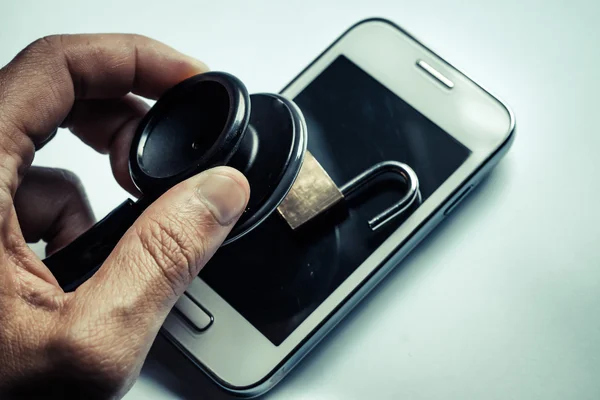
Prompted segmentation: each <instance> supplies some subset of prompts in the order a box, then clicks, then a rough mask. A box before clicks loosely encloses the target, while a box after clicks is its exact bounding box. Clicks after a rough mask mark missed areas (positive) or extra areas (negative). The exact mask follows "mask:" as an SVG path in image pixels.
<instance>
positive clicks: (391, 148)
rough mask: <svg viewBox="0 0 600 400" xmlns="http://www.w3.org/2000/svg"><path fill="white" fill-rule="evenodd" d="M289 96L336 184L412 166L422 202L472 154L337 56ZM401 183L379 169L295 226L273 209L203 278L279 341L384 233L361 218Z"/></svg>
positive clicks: (383, 204)
mask: <svg viewBox="0 0 600 400" xmlns="http://www.w3.org/2000/svg"><path fill="white" fill-rule="evenodd" d="M294 101H295V102H296V103H297V104H298V106H299V107H300V108H301V110H302V112H303V113H304V116H305V118H306V122H307V126H308V149H309V150H310V152H311V153H312V154H313V155H314V156H315V158H316V159H317V160H318V161H319V162H320V163H321V165H322V166H323V167H324V169H325V170H326V171H327V172H328V173H329V175H330V176H331V178H332V179H333V180H334V181H335V182H336V184H337V185H338V186H340V185H342V184H344V183H345V182H347V181H349V180H350V179H352V178H353V177H355V176H356V175H357V174H359V173H361V172H362V171H364V170H365V169H367V168H369V167H371V166H372V165H374V164H376V163H378V162H381V161H385V160H396V161H401V162H404V163H406V164H408V165H410V166H411V167H412V168H413V169H414V170H415V172H416V173H417V175H418V177H419V181H420V187H421V195H422V198H423V200H425V199H427V198H428V197H429V196H430V195H431V194H432V193H433V192H434V191H435V190H436V189H437V188H438V187H439V186H440V185H441V184H442V183H443V182H444V181H445V180H446V179H447V178H448V177H449V176H450V175H451V174H452V173H453V172H454V171H455V170H456V169H457V168H458V167H459V166H460V165H461V164H462V163H463V162H464V161H465V160H466V159H467V157H468V156H469V154H470V151H469V149H467V148H466V147H464V146H463V145H461V144H460V143H458V142H457V141H456V140H455V139H454V138H453V137H451V136H450V135H448V134H447V133H446V132H444V131H443V130H442V129H440V128H439V127H438V126H436V125H435V124H434V123H432V122H431V121H430V120H428V119H427V118H425V117H424V116H423V115H422V114H420V113H419V112H417V111H416V110H415V109H414V108H412V107H411V106H409V105H408V104H407V103H406V102H405V101H403V100H402V99H401V98H399V97H398V96H396V95H395V94H394V93H392V92H391V91H390V90H388V89H387V88H386V87H384V86H383V85H381V84H380V83H379V82H377V81H376V80H375V79H374V78H373V77H371V76H370V75H368V74H367V73H365V72H364V71H363V70H361V69H360V68H359V67H358V66H356V65H355V64H353V63H352V62H351V61H350V60H348V59H347V58H346V57H344V56H340V57H339V58H337V59H336V60H335V61H333V62H332V64H331V65H330V66H329V67H328V68H327V69H325V70H324V71H323V72H322V73H321V74H320V75H319V76H318V77H317V78H316V79H315V80H314V81H313V82H312V83H311V84H310V85H308V86H307V87H306V88H305V89H304V90H303V91H302V92H301V93H300V94H299V95H298V96H297V97H296V98H295V99H294ZM404 191H405V187H404V186H403V185H402V184H401V183H399V181H398V180H397V179H394V178H393V177H390V176H381V177H380V178H378V179H377V180H376V181H374V183H373V184H372V185H370V186H369V187H368V188H366V189H364V190H362V191H361V192H360V193H358V194H357V195H356V196H352V197H349V198H348V199H347V200H346V201H345V202H344V204H343V205H342V206H341V207H339V208H338V209H336V210H335V211H334V212H332V213H331V214H330V215H327V216H326V217H324V218H322V219H321V220H319V221H318V222H317V223H315V224H312V225H311V226H309V227H307V228H306V229H302V230H301V231H299V232H293V231H291V229H290V228H289V227H288V226H287V224H286V223H285V221H284V220H283V219H282V218H281V217H280V216H279V215H278V214H277V213H275V214H273V215H272V216H271V217H269V219H267V220H266V221H265V222H264V223H263V224H262V225H261V226H259V227H258V228H257V229H255V230H254V231H252V232H250V233H249V234H248V235H246V236H244V237H243V238H241V239H240V240H238V241H236V242H234V243H232V244H230V245H227V246H225V247H223V248H221V249H220V250H219V251H218V252H217V254H216V255H215V257H214V258H213V259H212V260H211V261H210V262H209V263H208V265H207V266H206V267H205V268H204V270H203V271H202V272H201V274H200V276H201V278H202V279H203V280H204V281H205V282H206V283H207V284H208V285H210V286H211V287H212V288H213V289H214V290H215V291H216V292H217V293H219V295H221V296H222V297H223V298H224V299H225V300H226V301H227V302H228V303H229V304H230V305H231V306H233V307H234V308H235V309H236V310H237V311H238V312H239V313H240V314H242V315H243V316H244V317H245V318H246V319H247V320H248V321H249V322H250V323H251V324H252V325H253V326H255V327H256V328H257V329H258V330H259V331H260V332H262V333H263V334H264V335H265V336H266V337H267V338H268V339H269V340H270V341H271V342H273V343H274V344H275V345H279V344H280V343H281V342H283V340H285V338H287V337H288V336H289V334H290V333H291V332H292V331H293V330H294V329H295V328H296V327H298V325H300V324H301V323H302V321H304V320H305V319H306V317H307V316H308V315H310V313H311V312H313V311H314V310H315V308H316V307H317V306H318V305H319V304H320V303H321V302H322V301H323V300H324V299H325V298H327V297H328V296H329V295H330V294H331V293H332V292H333V291H334V290H335V289H336V288H337V287H338V286H339V285H340V284H341V283H342V282H343V281H344V280H345V279H346V278H347V277H348V276H349V275H350V274H351V273H352V272H353V271H354V270H355V269H356V268H357V267H358V266H359V265H360V264H361V263H362V262H363V261H364V260H365V259H366V258H367V257H368V256H369V255H370V254H371V253H372V252H373V251H374V250H375V249H377V247H379V246H380V245H381V243H382V242H383V241H384V240H385V239H386V238H387V237H389V235H390V234H391V233H392V232H393V231H394V230H395V229H397V228H398V226H400V224H402V222H403V221H404V220H405V218H406V216H405V217H400V218H398V219H396V220H394V221H393V222H392V223H390V224H389V225H388V226H387V227H386V228H385V229H382V230H381V231H377V232H372V231H371V230H370V228H369V226H368V225H367V221H368V220H369V219H370V218H372V217H373V216H375V215H376V214H377V213H379V212H380V211H382V210H383V209H385V208H387V207H389V206H390V205H392V204H393V203H394V202H395V201H398V199H399V198H400V197H401V196H402V195H403V193H404Z"/></svg>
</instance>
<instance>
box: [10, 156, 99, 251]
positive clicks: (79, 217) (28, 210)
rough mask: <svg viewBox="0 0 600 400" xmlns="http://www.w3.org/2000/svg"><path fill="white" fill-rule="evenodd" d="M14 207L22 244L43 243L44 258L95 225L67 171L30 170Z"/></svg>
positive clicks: (76, 180) (80, 188)
mask: <svg viewBox="0 0 600 400" xmlns="http://www.w3.org/2000/svg"><path fill="white" fill-rule="evenodd" d="M14 204H15V211H16V212H17V217H18V219H19V224H20V226H21V232H22V233H23V236H24V237H25V240H26V241H27V242H28V243H37V242H38V241H40V240H43V241H45V242H46V243H47V246H46V253H47V254H51V253H53V252H55V251H57V250H59V249H61V248H62V247H64V246H66V245H67V244H69V243H70V242H72V241H73V240H74V239H75V238H77V237H78V236H79V235H81V234H82V233H83V232H85V231H86V230H88V229H89V228H90V227H91V226H92V225H93V224H94V214H93V212H92V210H91V207H90V205H89V202H88V201H87V197H86V195H85V191H84V189H83V186H82V185H81V182H80V180H79V178H78V177H77V176H76V175H75V174H73V173H72V172H70V171H65V170H60V169H53V168H40V167H32V168H30V169H29V171H28V172H27V174H26V175H25V177H24V179H23V182H22V183H21V185H20V186H19V189H18V190H17V193H16V195H15V200H14Z"/></svg>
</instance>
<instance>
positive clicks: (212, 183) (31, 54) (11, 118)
mask: <svg viewBox="0 0 600 400" xmlns="http://www.w3.org/2000/svg"><path fill="white" fill-rule="evenodd" d="M204 71H206V66H204V64H202V63H201V62H199V61H196V60H193V59H191V58H189V57H187V56H184V55H182V54H180V53H178V52H177V51H175V50H174V49H172V48H170V47H168V46H166V45H164V44H161V43H159V42H156V41H153V40H151V39H149V38H145V37H141V36H136V35H73V36H66V35H61V36H51V37H46V38H43V39H40V40H38V41H36V42H34V43H32V44H31V45H29V46H28V47H27V48H26V49H24V50H23V51H22V52H20V53H19V54H18V55H17V56H16V57H15V58H14V59H13V60H12V61H11V62H10V63H9V64H8V65H7V66H5V67H4V68H3V69H1V70H0V159H1V160H2V162H1V163H0V398H2V399H7V398H8V399H10V398H19V399H21V398H44V399H48V398H61V399H62V398H86V399H108V398H120V397H122V396H123V395H124V394H125V393H126V392H127V391H128V390H129V389H130V388H131V385H132V384H133V383H134V381H135V379H136V378H137V377H138V375H139V371H140V369H141V365H142V364H143V361H144V359H145V357H146V356H147V353H148V351H149V348H150V346H151V344H152V342H153V340H154V338H155V337H156V334H157V333H158V330H159V328H160V326H161V325H162V323H163V321H164V319H165V318H166V316H167V314H168V313H169V311H170V310H171V308H172V307H173V305H174V304H175V301H176V300H177V299H178V297H179V296H180V295H181V294H183V292H184V291H185V289H186V287H187V286H188V285H189V283H190V282H191V280H192V279H193V278H194V277H195V276H196V275H197V274H198V272H199V271H200V269H201V268H202V267H203V266H204V265H205V263H206V262H207V261H208V259H209V258H210V257H211V256H212V255H213V254H214V252H215V251H216V249H217V248H218V247H219V246H220V245H221V243H222V241H223V240H224V239H225V238H226V236H227V234H228V233H229V231H230V229H231V228H232V226H233V224H234V223H235V221H237V218H238V217H239V215H240V214H241V212H242V211H243V209H244V208H245V205H246V202H247V199H248V196H249V187H248V183H247V181H246V179H245V178H244V176H243V175H241V174H240V173H239V172H237V171H235V170H233V169H229V168H217V169H214V170H210V171H206V172H204V173H202V174H199V175H197V176H195V177H193V178H190V179H189V180H187V181H185V182H182V183H181V184H179V185H177V186H176V187H174V188H172V189H171V190H170V191H168V192H167V193H166V194H164V195H163V196H162V197H161V198H159V199H158V200H157V201H156V202H154V203H153V204H152V205H151V206H150V207H149V208H148V209H147V210H146V211H145V212H144V213H143V214H142V216H141V217H140V218H138V220H137V221H136V222H135V224H134V225H133V226H132V227H131V228H130V229H129V230H128V231H127V233H126V234H125V235H124V237H123V238H122V240H121V241H120V242H119V244H118V245H117V247H116V248H115V250H114V251H113V252H112V253H111V255H110V256H109V258H108V259H107V260H106V262H105V263H104V264H103V265H102V267H101V268H100V270H99V271H98V272H97V273H96V274H95V275H94V276H93V277H92V278H91V279H90V280H88V281H87V282H86V283H84V284H83V285H82V286H80V287H79V288H78V289H77V290H76V291H75V292H72V293H64V292H63V291H62V290H61V288H60V287H59V286H58V284H57V282H56V280H55V278H54V277H53V276H52V274H51V273H50V271H49V270H48V269H47V268H46V267H45V265H44V264H43V262H42V261H41V260H40V259H39V258H38V257H37V256H36V255H35V254H34V253H33V252H32V250H31V249H30V248H29V246H28V244H27V243H32V242H37V241H39V240H40V239H43V240H44V241H45V242H46V243H48V246H47V253H48V254H51V253H52V252H55V251H56V250H58V249H60V248H62V247H64V246H65V245H67V244H68V243H69V242H71V241H72V240H73V239H74V238H75V237H77V236H78V235H80V234H81V233H82V232H84V231H85V230H86V229H88V228H90V227H91V226H92V225H93V223H94V220H93V214H92V212H91V211H90V208H89V204H88V202H87V200H86V197H85V194H84V193H83V190H82V186H81V184H80V182H79V181H78V179H77V177H76V175H74V174H73V173H71V172H67V171H62V170H56V169H50V168H39V167H35V168H34V167H30V165H31V163H32V160H33V157H34V154H35V151H36V149H39V148H41V147H42V146H43V144H44V143H45V142H47V140H49V139H50V138H51V134H52V132H54V131H55V130H56V128H57V127H59V126H62V127H65V128H68V129H69V130H70V131H71V132H72V133H73V134H75V135H77V136H78V137H79V138H80V139H81V140H82V141H83V142H84V143H85V144H87V145H89V146H91V147H92V148H94V149H95V150H96V151H98V152H101V153H104V154H109V158H110V164H111V166H112V171H113V174H114V176H115V179H116V180H117V182H119V184H120V185H121V186H122V187H123V188H125V189H127V190H128V191H129V192H131V193H132V194H133V195H137V191H136V188H135V186H134V185H133V182H132V181H131V179H130V177H129V173H128V168H127V156H128V151H129V147H130V143H131V140H132V136H133V133H134V129H135V127H136V125H137V124H138V122H139V120H140V119H141V117H142V116H143V115H144V113H145V112H146V111H147V109H148V106H147V105H146V103H145V102H143V101H142V100H141V99H140V98H138V97H137V96H143V97H146V98H149V99H156V98H158V97H159V96H160V95H161V93H163V92H164V91H165V90H166V89H168V88H169V87H171V86H173V85H175V84H176V83H178V82H180V81H181V80H183V79H185V78H187V77H189V76H192V75H195V74H197V73H201V72H204ZM82 168H85V166H82ZM72 267H73V268H76V267H77V265H73V266H72Z"/></svg>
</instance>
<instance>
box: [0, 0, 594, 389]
mask: <svg viewBox="0 0 600 400" xmlns="http://www.w3.org/2000/svg"><path fill="white" fill-rule="evenodd" d="M370 16H382V17H386V18H389V19H392V20H393V21H395V22H396V23H398V24H399V25H401V26H402V27H404V28H405V29H407V30H408V31H409V32H411V33H413V34H414V35H415V36H416V37H417V38H419V39H421V40H422V41H424V42H425V44H427V45H429V46H431V47H432V48H433V49H434V50H436V51H438V52H439V53H440V55H442V57H445V58H447V59H448V60H449V61H450V62H451V63H453V64H455V65H456V66H457V67H459V68H460V69H462V70H464V71H465V72H467V73H468V74H469V75H470V76H471V77H473V78H474V79H475V80H476V81H478V82H479V83H482V84H483V85H484V86H486V87H487V88H489V89H491V91H492V92H494V93H496V94H497V95H499V96H500V97H501V98H502V99H504V100H505V101H506V102H507V103H508V104H509V105H510V106H511V107H512V108H513V110H514V111H515V113H516V116H517V127H518V130H517V139H516V142H515V144H514V146H513V148H512V150H511V152H510V153H509V154H508V156H507V157H506V158H505V159H504V160H503V162H502V163H501V164H500V165H499V167H498V168H497V169H496V171H495V172H494V173H493V175H491V176H490V178H489V179H488V180H487V181H486V182H485V183H484V184H482V186H481V187H480V188H479V189H477V190H476V191H475V192H474V193H473V194H472V195H471V196H470V198H469V199H467V200H466V201H465V202H464V204H463V206H461V207H460V208H459V209H458V210H457V211H456V212H455V213H454V215H453V216H452V217H450V218H449V219H448V220H447V221H446V222H445V223H444V224H443V225H442V226H440V228H439V229H438V230H437V231H436V233H435V234H433V235H432V236H431V237H430V238H429V239H428V240H427V241H425V242H424V243H423V244H422V245H421V246H419V248H418V250H417V251H415V252H414V253H413V255H412V256H411V257H409V259H407V260H406V261H405V262H404V263H403V264H402V265H401V266H399V267H398V268H397V269H396V270H395V271H394V272H393V273H392V274H391V275H390V276H389V277H388V278H387V279H386V280H385V282H384V283H383V284H382V285H381V286H380V287H379V288H378V290H376V291H375V292H374V293H372V294H371V295H370V296H369V297H368V298H367V299H366V301H365V302H364V303H363V304H362V305H361V306H360V307H358V308H357V309H356V310H355V311H354V312H353V313H352V314H351V315H350V316H349V318H348V319H347V320H346V321H345V322H344V323H342V324H341V325H340V326H339V327H338V328H337V329H336V330H335V331H334V332H333V333H332V334H331V336H330V337H329V338H328V339H326V340H325V341H324V342H323V343H322V344H321V345H320V346H318V347H317V348H316V349H315V350H314V352H313V353H312V354H311V356H309V357H308V358H307V359H305V361H303V362H302V364H301V365H300V366H299V367H298V368H297V369H296V370H294V371H293V372H292V373H291V375H289V377H288V378H287V379H285V380H284V381H283V382H282V383H281V384H280V385H279V386H278V387H277V388H276V389H274V390H273V391H272V392H270V394H269V395H268V396H267V398H272V399H316V400H320V399H368V398H369V399H370V398H376V399H423V400H430V399H523V400H533V399H544V400H548V399H578V400H584V399H598V398H600V379H599V377H600V250H599V246H598V244H599V243H600V211H599V209H598V205H599V203H598V196H599V195H600V189H599V187H600V176H599V173H598V171H599V166H600V154H599V149H600V134H599V132H598V126H597V120H598V114H599V113H600V107H599V105H600V102H599V101H598V98H597V95H598V93H599V92H600V68H599V64H600V49H599V47H600V24H599V22H598V21H600V3H598V2H597V0H588V1H586V0H571V1H558V0H538V1H536V0H505V1H502V2H501V1H492V0H478V1H466V0H463V1H460V0H452V1H450V0H421V1H415V0H412V1H405V0H389V1H383V0H364V1H357V0H345V1H344V0H340V1H322V0H320V1H316V0H306V1H283V0H276V1H220V2H217V1H210V2H209V1H200V0H196V1H179V0H169V1H160V2H158V1H155V2H150V1H137V2H127V1H123V0H120V1H107V0H103V1H94V2H83V1H76V0H72V1H41V0H40V1H25V0H18V1H17V0H15V1H8V2H7V1H6V0H2V2H1V3H0V63H1V64H5V63H6V62H8V61H9V60H10V59H11V58H12V57H13V56H14V55H15V54H16V53H17V52H18V51H19V50H20V49H21V48H23V47H25V46H26V45H27V44H28V43H29V42H30V41H33V40H34V39H36V38H38V37H40V36H42V35H47V34H51V33H76V32H135V33H141V34H146V35H149V36H152V37H154V38H156V39H159V40H161V41H164V42H166V43H168V44H170V45H172V46H174V47H176V48H178V49H179V50H182V51H184V52H186V53H188V54H190V55H193V56H196V57H198V58H200V59H202V60H203V61H205V62H206V63H207V64H208V65H209V66H210V67H211V68H212V69H215V70H225V71H228V72H231V73H233V74H235V75H237V76H238V77H240V78H241V79H242V80H243V81H244V82H245V83H246V84H247V86H248V87H249V89H250V91H279V90H280V89H281V88H282V87H283V86H284V85H285V84H286V83H287V82H288V81H289V80H290V79H291V78H293V77H294V76H295V75H296V74H297V73H298V72H300V70H301V69H302V68H303V67H304V66H306V65H307V64H308V63H309V62H310V61H312V60H313V59H314V58H315V57H316V56H317V55H318V54H319V53H320V52H321V51H322V50H323V49H324V48H325V47H326V46H327V45H329V44H330V43H331V41H333V40H334V39H335V38H336V37H337V36H338V35H339V34H341V33H342V32H343V31H344V30H345V29H347V28H348V27H349V26H350V25H352V24H354V23H355V22H357V21H358V20H361V19H363V18H366V17H370ZM0 112H1V110H0ZM35 163H36V164H38V165H48V166H56V167H63V168H68V169H71V170H74V171H76V172H77V173H78V174H79V175H80V177H81V178H82V179H83V182H84V184H85V186H86V188H87V190H88V193H89V196H90V200H91V203H92V205H93V207H94V211H95V212H96V216H97V217H98V218H100V217H102V216H103V215H105V214H106V213H107V212H109V211H110V210H111V209H112V208H113V207H114V206H116V205H117V204H119V203H120V202H121V201H122V200H123V199H124V197H125V193H124V192H123V191H122V190H121V189H120V188H119V187H118V186H117V184H116V183H114V181H113V180H112V177H111V175H110V169H109V164H108V160H107V159H106V158H105V157H104V156H100V155H98V154H95V153H94V152H93V151H91V150H89V149H86V148H85V147H84V146H83V144H81V143H80V142H79V141H78V140H76V139H74V138H73V137H71V136H69V133H68V132H62V131H61V132H60V133H59V135H58V137H57V138H56V139H55V140H54V141H53V142H52V143H51V144H50V145H49V146H47V147H46V148H45V149H44V150H43V151H41V152H40V153H39V154H38V155H37V157H36V160H35ZM220 397H221V395H220V394H218V391H217V390H216V389H215V388H214V387H213V386H212V385H210V384H209V383H207V381H206V380H205V379H204V378H203V377H202V376H201V375H200V374H199V373H198V372H196V371H195V370H194V369H193V368H191V367H190V366H189V364H188V363H187V362H186V361H185V359H184V358H182V357H181V356H180V355H179V354H177V353H175V352H174V351H173V350H172V349H171V348H170V347H169V345H168V344H167V343H165V342H164V340H159V341H158V342H157V343H156V346H155V348H154V349H153V351H152V353H151V355H150V358H149V359H148V362H147V364H146V367H145V368H144V372H143V374H142V377H141V378H140V380H139V382H138V383H137V385H136V386H135V387H134V388H133V390H132V391H131V392H130V393H129V395H128V396H127V398H128V399H136V398H140V399H142V398H152V399H163V398H189V399H192V398H220Z"/></svg>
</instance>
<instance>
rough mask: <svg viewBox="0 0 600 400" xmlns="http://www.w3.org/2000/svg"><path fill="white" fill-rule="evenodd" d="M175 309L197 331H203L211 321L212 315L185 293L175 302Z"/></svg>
mask: <svg viewBox="0 0 600 400" xmlns="http://www.w3.org/2000/svg"><path fill="white" fill-rule="evenodd" d="M175 310H176V311H177V312H178V314H179V315H181V316H182V317H183V318H184V319H185V320H186V321H187V323H188V324H189V325H191V327H192V328H193V329H194V330H196V331H198V332H204V331H205V330H207V329H208V328H209V327H210V326H211V325H212V323H213V316H212V315H210V313H209V312H208V311H206V310H205V309H204V308H203V307H202V306H201V305H200V304H198V303H196V302H195V301H194V300H192V299H191V298H190V297H189V296H188V295H187V293H185V294H184V295H183V296H181V297H180V298H179V300H178V301H177V303H175Z"/></svg>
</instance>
